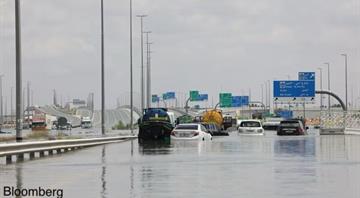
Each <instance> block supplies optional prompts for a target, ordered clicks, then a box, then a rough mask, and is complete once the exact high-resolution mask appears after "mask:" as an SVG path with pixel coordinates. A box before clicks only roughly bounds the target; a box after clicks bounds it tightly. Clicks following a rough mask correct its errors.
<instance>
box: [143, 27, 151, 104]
mask: <svg viewBox="0 0 360 198" xmlns="http://www.w3.org/2000/svg"><path fill="white" fill-rule="evenodd" d="M144 33H145V34H146V68H147V69H146V81H147V82H146V107H147V108H150V107H151V91H150V84H149V81H150V71H149V70H150V68H149V67H150V43H149V34H150V33H151V31H146V32H144Z"/></svg>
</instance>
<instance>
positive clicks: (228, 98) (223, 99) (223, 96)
mask: <svg viewBox="0 0 360 198" xmlns="http://www.w3.org/2000/svg"><path fill="white" fill-rule="evenodd" d="M219 97H220V107H231V104H232V94H231V93H220V94H219Z"/></svg>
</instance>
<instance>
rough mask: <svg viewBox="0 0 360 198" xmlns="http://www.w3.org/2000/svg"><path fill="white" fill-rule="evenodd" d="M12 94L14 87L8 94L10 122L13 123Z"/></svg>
mask: <svg viewBox="0 0 360 198" xmlns="http://www.w3.org/2000/svg"><path fill="white" fill-rule="evenodd" d="M13 92H14V87H11V93H10V121H13V115H14V109H13Z"/></svg>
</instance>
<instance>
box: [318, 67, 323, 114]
mask: <svg viewBox="0 0 360 198" xmlns="http://www.w3.org/2000/svg"><path fill="white" fill-rule="evenodd" d="M318 70H320V90H321V91H322V90H323V89H322V68H320V67H319V68H318ZM322 109H323V95H322V94H320V114H321V112H322Z"/></svg>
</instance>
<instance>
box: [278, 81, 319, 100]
mask: <svg viewBox="0 0 360 198" xmlns="http://www.w3.org/2000/svg"><path fill="white" fill-rule="evenodd" d="M281 97H287V98H294V100H296V98H297V97H301V98H313V97H315V81H307V80H305V81H304V80H298V81H296V80H286V81H274V98H281Z"/></svg>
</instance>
